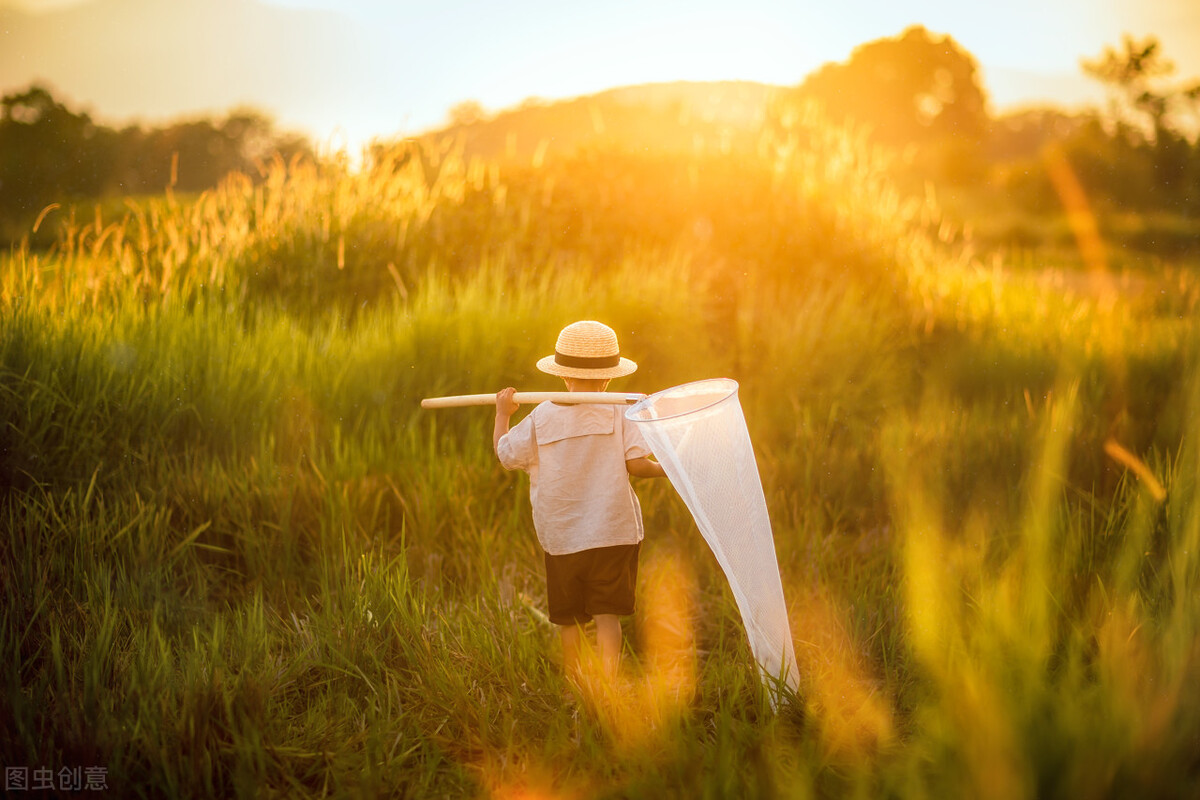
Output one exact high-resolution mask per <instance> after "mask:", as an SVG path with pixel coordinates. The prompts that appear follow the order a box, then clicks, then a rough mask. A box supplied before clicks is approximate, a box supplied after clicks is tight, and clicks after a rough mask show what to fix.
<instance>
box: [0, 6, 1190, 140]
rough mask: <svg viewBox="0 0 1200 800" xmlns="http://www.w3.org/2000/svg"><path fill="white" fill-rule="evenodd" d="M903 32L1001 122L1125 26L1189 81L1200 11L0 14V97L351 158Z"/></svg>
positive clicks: (1074, 92)
mask: <svg viewBox="0 0 1200 800" xmlns="http://www.w3.org/2000/svg"><path fill="white" fill-rule="evenodd" d="M912 24H922V25H924V26H925V27H927V28H928V29H929V30H931V31H933V32H935V33H939V34H948V35H950V36H951V37H953V38H954V39H955V40H956V41H958V42H959V43H960V44H961V45H962V46H963V47H964V48H965V49H966V50H967V51H968V52H970V53H971V54H972V55H974V56H975V57H976V59H977V60H978V62H979V67H980V73H981V80H982V82H983V84H984V88H985V90H986V92H987V93H988V95H989V96H990V98H991V100H992V102H993V104H994V106H996V107H997V108H1000V109H1003V108H1008V107H1013V106H1018V105H1028V104H1034V103H1062V104H1068V105H1074V106H1079V105H1082V104H1095V103H1097V102H1098V101H1100V100H1101V98H1102V96H1103V93H1102V91H1101V89H1100V87H1098V86H1097V85H1096V84H1095V83H1094V82H1093V81H1089V80H1088V79H1087V78H1086V77H1085V76H1083V74H1082V73H1081V71H1080V70H1079V66H1078V62H1079V59H1080V58H1081V57H1087V56H1094V55H1095V54H1097V53H1099V52H1100V50H1101V49H1102V48H1103V46H1105V45H1106V44H1112V43H1115V42H1118V41H1119V40H1120V36H1121V35H1122V34H1123V33H1125V32H1129V33H1132V34H1134V35H1138V36H1144V35H1150V34H1154V35H1156V36H1158V37H1159V38H1160V39H1161V40H1162V42H1163V45H1164V48H1165V50H1166V52H1168V53H1169V54H1171V56H1172V58H1173V59H1174V61H1175V63H1176V64H1177V66H1178V68H1179V73H1180V74H1181V76H1184V77H1186V76H1188V75H1197V74H1200V6H1196V5H1195V4H1192V3H1189V2H1187V0H1163V2H1157V3H1152V4H1145V3H1142V4H1134V3H1133V2H1131V1H1130V0H1122V2H1120V3H1117V4H1116V5H1115V7H1111V8H1110V10H1108V11H1107V12H1106V13H1102V12H1100V11H1098V10H1097V8H1096V6H1095V5H1094V4H1092V3H1089V2H1087V1H1086V0H1057V1H1056V2H1049V3H1034V2H1018V3H1013V4H1009V5H1007V6H1005V8H1004V9H1003V11H1002V12H1000V13H992V12H990V11H989V12H984V11H981V10H979V9H977V8H976V7H975V6H971V5H969V4H964V3H956V2H950V1H949V0H922V1H921V2H918V3H907V4H904V5H903V6H899V5H897V4H894V3H883V2H877V0H852V1H851V2H846V3H838V4H829V3H816V2H811V0H806V2H799V3H783V2H772V1H770V0H755V2H749V3H742V4H739V5H738V6H737V7H736V8H735V7H732V6H730V5H728V4H724V3H716V2H692V3H681V2H674V1H672V2H662V3H655V4H653V5H646V4H641V3H632V2H617V3H610V4H605V5H604V6H603V7H600V6H574V5H563V4H558V3H547V2H540V1H539V0H526V2H522V3H517V4H505V5H503V6H499V5H497V6H479V5H477V4H472V3H466V2H450V3H442V4H434V5H432V6H431V5H430V4H414V3H398V4H393V3H383V2H375V1H374V0H352V1H351V2H332V0H274V2H269V3H268V2H265V1H264V0H226V1H225V2H223V3H219V4H210V3H197V2H179V3H167V2H163V0H6V1H2V0H0V41H2V42H3V47H0V76H2V79H0V90H4V91H6V92H7V91H13V90H16V89H18V88H22V87H24V86H27V85H28V84H29V83H30V82H32V81H34V80H40V81H43V82H47V83H48V84H49V85H50V86H51V87H53V88H54V89H56V90H57V91H58V92H59V93H60V94H61V95H62V96H64V97H65V98H66V99H67V100H69V101H71V102H73V103H76V104H80V105H83V106H86V107H88V108H90V109H91V110H92V111H93V113H94V114H95V115H97V116H98V117H99V118H101V119H104V120H111V121H114V122H124V121H128V120H131V119H143V120H149V121H161V120H164V119H167V118H170V117H175V116H179V115H199V114H205V113H215V112H221V111H224V110H227V109H229V108H230V107H233V106H238V105H250V106H254V107H257V108H261V109H263V110H265V111H267V112H268V113H270V114H272V115H273V116H274V117H275V118H276V119H277V120H279V121H280V123H282V124H283V125H285V126H289V127H296V128H300V129H302V130H303V131H305V132H307V133H309V134H310V135H313V136H315V137H317V139H318V140H321V141H325V142H328V143H331V144H333V145H335V146H336V145H338V144H349V145H352V146H353V145H356V144H358V143H361V142H363V141H365V140H367V139H369V138H371V137H374V136H384V137H387V136H393V135H396V134H401V133H412V132H418V131H421V130H425V129H428V128H430V127H434V126H436V125H438V124H439V123H440V122H442V121H443V120H444V119H445V117H446V112H447V110H448V109H450V108H451V107H453V106H454V105H456V104H458V103H460V102H463V101H466V100H475V101H478V102H479V103H481V104H482V105H483V107H484V108H485V109H487V110H489V111H496V110H500V109H503V108H508V107H512V106H515V105H517V104H519V103H521V102H522V101H524V100H526V99H528V98H531V97H537V98H543V99H560V98H566V97H573V96H578V95H582V94H590V93H594V92H598V91H602V90H604V89H608V88H613V87H617V86H625V85H635V84H643V83H654V82H668V81H681V80H682V81H714V80H749V81H756V82H762V83H767V84H774V85H785V86H787V85H795V84H798V83H799V82H800V81H802V80H803V79H804V77H805V76H806V75H807V74H808V73H810V72H811V71H812V70H814V69H816V68H817V67H819V66H821V65H822V64H824V63H827V62H830V61H844V60H845V59H846V58H847V57H848V56H849V54H850V52H851V51H852V50H853V49H854V48H855V47H856V46H858V45H860V44H862V43H864V42H867V41H871V40H874V39H879V38H883V37H888V36H895V35H897V34H898V33H899V32H900V31H902V30H903V29H904V28H906V27H907V26H909V25H912ZM148 65H153V66H152V67H150V68H148Z"/></svg>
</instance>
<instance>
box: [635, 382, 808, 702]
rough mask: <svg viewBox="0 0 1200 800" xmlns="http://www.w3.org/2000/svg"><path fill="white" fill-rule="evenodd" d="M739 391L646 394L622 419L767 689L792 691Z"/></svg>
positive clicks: (685, 389)
mask: <svg viewBox="0 0 1200 800" xmlns="http://www.w3.org/2000/svg"><path fill="white" fill-rule="evenodd" d="M737 389H738V385H737V382H736V381H732V380H729V379H727V378H718V379H714V380H706V381H697V382H696V383H689V384H685V385H683V386H677V387H675V388H672V389H666V390H664V391H661V392H658V393H656V394H652V395H650V396H649V397H646V398H645V399H643V400H641V401H639V402H638V403H636V404H635V405H633V406H632V407H630V408H629V409H628V410H627V411H626V412H625V416H626V417H627V418H629V419H631V420H633V421H634V422H636V423H637V424H638V427H639V429H640V430H641V432H642V435H643V436H644V437H645V439H646V442H647V444H649V446H650V449H651V451H653V453H654V456H655V458H657V459H658V461H659V462H660V463H661V464H662V465H663V469H664V470H665V471H666V473H667V477H668V478H669V479H670V480H671V484H672V485H673V486H674V487H675V489H676V491H678V492H679V494H680V496H681V497H683V501H684V503H686V504H687V507H688V510H689V511H691V512H692V517H693V518H694V519H695V520H696V525H697V527H699V528H700V533H701V534H702V535H703V536H704V539H705V541H706V542H708V546H709V547H710V548H712V551H713V554H714V555H715V556H716V557H717V562H718V563H720V565H721V569H723V570H724V571H725V577H726V578H727V579H728V581H729V585H730V588H731V589H732V590H733V596H734V599H735V600H736V601H737V605H738V610H739V611H740V612H741V615H742V623H743V624H744V625H745V627H746V635H747V636H748V637H749V639H750V649H751V651H752V652H753V654H754V658H755V660H756V661H757V662H758V665H759V668H760V669H761V670H762V673H763V677H764V679H765V680H766V681H767V683H768V686H777V685H776V684H775V681H780V682H782V683H783V684H784V685H786V686H788V687H790V688H791V689H792V690H793V691H795V690H796V689H797V685H798V674H797V672H796V655H795V651H794V650H793V649H792V634H791V630H790V628H789V627H788V616H787V606H786V605H785V603H784V599H783V583H782V581H781V580H780V577H779V562H778V560H777V559H776V557H775V540H774V537H773V536H772V533H771V521H770V519H769V518H768V516H767V502H766V498H765V497H764V496H763V490H762V482H761V481H760V480H759V476H758V466H757V464H756V463H755V460H754V449H753V447H752V446H751V444H750V433H749V431H748V430H747V429H746V420H745V417H744V416H743V414H742V407H741V404H740V403H739V402H738V396H737ZM771 696H772V701H773V702H777V701H778V697H777V693H776V692H772V695H771Z"/></svg>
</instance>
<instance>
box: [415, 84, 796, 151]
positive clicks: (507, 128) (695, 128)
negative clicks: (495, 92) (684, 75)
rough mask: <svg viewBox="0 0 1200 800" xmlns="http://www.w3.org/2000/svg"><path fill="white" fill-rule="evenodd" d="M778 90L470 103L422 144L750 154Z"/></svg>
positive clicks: (674, 89) (619, 92)
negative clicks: (489, 108)
mask: <svg viewBox="0 0 1200 800" xmlns="http://www.w3.org/2000/svg"><path fill="white" fill-rule="evenodd" d="M781 91H783V89H782V87H778V86H771V85H768V84H762V83H754V82H751V81H715V82H684V81H681V82H675V83H654V84H645V85H640V86H626V87H620V88H615V89H610V90H608V91H604V92H600V93H599V94H594V95H587V96H584V97H576V98H572V99H569V100H562V101H556V102H543V101H540V100H537V99H531V100H527V101H526V102H525V103H522V104H521V105H520V106H518V107H516V108H513V109H507V110H505V111H501V112H499V113H497V114H494V115H491V116H485V115H484V114H483V113H482V110H481V109H478V107H475V106H473V104H463V105H461V106H459V107H458V108H457V109H455V111H454V112H453V114H452V121H451V124H450V125H448V126H447V127H445V128H442V129H439V130H436V131H432V132H430V133H428V134H426V135H425V136H423V137H421V139H423V140H426V141H446V140H454V141H456V142H458V143H460V144H461V145H462V147H463V149H464V153H465V154H466V155H468V156H480V157H484V158H500V159H516V160H519V161H528V160H530V159H538V160H540V159H541V158H542V157H544V156H546V155H569V154H572V153H575V152H578V151H579V150H586V149H596V148H604V149H616V150H625V151H629V152H639V153H641V152H656V153H663V152H672V153H688V152H696V151H697V150H701V151H710V150H726V151H728V150H732V151H747V150H752V149H753V148H754V147H755V146H756V145H757V142H758V137H759V133H760V131H761V127H762V123H763V121H764V119H765V117H766V113H767V109H768V107H769V104H770V102H771V100H772V99H773V98H774V97H776V96H777V95H778V94H779V93H780V92H781Z"/></svg>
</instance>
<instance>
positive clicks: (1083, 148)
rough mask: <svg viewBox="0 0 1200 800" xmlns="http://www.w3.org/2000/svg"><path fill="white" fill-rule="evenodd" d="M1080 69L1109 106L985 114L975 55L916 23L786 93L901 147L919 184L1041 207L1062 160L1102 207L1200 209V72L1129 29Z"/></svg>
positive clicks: (1197, 212)
mask: <svg viewBox="0 0 1200 800" xmlns="http://www.w3.org/2000/svg"><path fill="white" fill-rule="evenodd" d="M1080 66H1081V68H1082V70H1083V71H1084V73H1085V74H1087V75H1088V76H1090V77H1091V78H1093V79H1095V80H1097V81H1099V82H1101V83H1102V84H1103V85H1104V86H1105V87H1106V89H1107V93H1108V95H1109V103H1108V108H1107V109H1103V110H1096V111H1091V112H1085V113H1078V114H1071V113H1067V112H1065V111H1062V110H1058V109H1053V108H1039V109H1031V110H1027V111H1022V112H1019V113H1013V114H1008V115H1004V116H1000V117H992V116H991V115H990V114H989V112H988V109H987V97H986V94H985V91H984V88H983V86H982V85H981V84H980V81H979V76H978V70H977V66H976V63H975V60H974V58H973V57H972V56H971V55H970V53H968V52H967V51H966V50H964V49H963V48H962V47H961V46H960V45H959V44H958V43H957V42H955V41H954V40H953V39H952V38H950V37H948V36H936V35H934V34H931V33H930V32H929V31H927V30H925V29H924V28H923V27H920V26H914V27H911V28H909V29H908V30H906V31H905V32H904V33H903V34H902V35H900V36H898V37H894V38H889V39H880V40H877V41H873V42H869V43H867V44H864V45H862V46H860V47H858V48H857V49H855V50H854V52H853V53H852V54H851V56H850V58H849V59H848V60H847V61H845V62H841V63H831V64H827V65H825V66H824V67H822V68H821V69H819V70H817V71H816V72H814V73H812V74H811V75H810V76H808V78H806V79H805V80H804V82H802V83H801V84H800V85H798V86H797V87H795V88H794V90H792V92H790V98H789V99H790V100H792V101H795V100H798V99H807V100H812V101H815V102H817V103H818V104H819V105H821V106H822V107H823V108H824V110H825V112H826V114H827V115H828V116H830V117H831V118H832V119H834V120H836V121H849V122H853V123H855V124H857V125H858V126H861V128H862V129H863V130H865V131H866V132H867V135H868V136H869V137H870V138H871V139H872V140H873V141H876V142H878V143H881V144H884V145H889V146H892V147H895V148H898V149H906V150H907V151H908V153H909V158H908V160H907V174H908V176H909V177H911V178H914V179H916V180H919V181H924V180H928V179H934V180H935V181H936V182H940V183H943V184H950V185H952V186H958V187H980V188H986V189H987V190H988V191H992V192H998V193H1001V194H1003V195H1004V196H1005V197H1006V198H1007V199H1008V200H1010V201H1012V202H1013V203H1014V204H1015V205H1018V206H1020V207H1022V208H1024V209H1026V210H1029V211H1034V212H1038V211H1046V210H1050V209H1054V208H1057V207H1058V206H1059V204H1060V198H1059V196H1058V192H1059V189H1058V188H1056V185H1055V180H1056V178H1055V172H1056V170H1059V169H1060V168H1061V167H1062V165H1067V166H1069V168H1070V170H1071V172H1072V174H1073V175H1074V176H1075V178H1076V179H1077V181H1078V183H1079V184H1080V186H1081V187H1082V188H1083V190H1084V191H1085V192H1086V194H1087V196H1088V197H1089V198H1091V199H1092V200H1093V201H1094V203H1095V204H1096V205H1098V206H1099V207H1100V208H1101V210H1104V209H1111V210H1117V211H1132V212H1146V211H1164V212H1170V213H1174V214H1181V215H1184V216H1190V217H1198V216H1200V143H1198V141H1197V134H1198V133H1200V81H1194V82H1191V83H1188V82H1178V81H1175V80H1174V70H1175V67H1174V65H1173V64H1172V62H1171V61H1170V60H1169V59H1168V58H1167V57H1166V55H1165V54H1164V53H1163V50H1162V46H1161V44H1160V43H1159V41H1158V40H1157V39H1156V38H1154V37H1148V38H1147V39H1145V40H1141V41H1139V40H1136V39H1134V38H1132V37H1128V36H1127V37H1125V39H1124V40H1123V42H1122V43H1121V45H1120V46H1118V47H1112V46H1110V47H1106V48H1105V49H1104V51H1103V52H1102V53H1101V54H1100V56H1099V57H1096V58H1091V59H1087V58H1085V59H1082V60H1081V62H1080ZM901 171H902V173H903V172H904V171H905V170H903V169H902V170H901Z"/></svg>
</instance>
